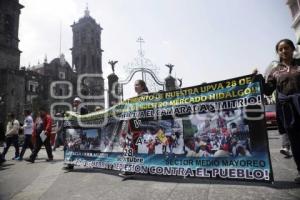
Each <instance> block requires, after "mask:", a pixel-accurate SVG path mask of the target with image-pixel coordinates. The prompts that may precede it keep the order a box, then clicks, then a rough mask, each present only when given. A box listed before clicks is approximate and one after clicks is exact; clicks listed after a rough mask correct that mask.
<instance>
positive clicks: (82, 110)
mask: <svg viewBox="0 0 300 200" xmlns="http://www.w3.org/2000/svg"><path fill="white" fill-rule="evenodd" d="M81 102H82V101H81V99H80V98H79V97H76V98H75V99H74V101H73V111H74V112H76V113H78V114H80V115H85V114H88V109H87V108H86V107H85V106H79V105H80V104H81Z"/></svg>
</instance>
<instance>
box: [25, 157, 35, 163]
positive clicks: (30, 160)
mask: <svg viewBox="0 0 300 200" xmlns="http://www.w3.org/2000/svg"><path fill="white" fill-rule="evenodd" d="M25 161H27V162H31V163H34V160H32V159H31V158H26V159H25Z"/></svg>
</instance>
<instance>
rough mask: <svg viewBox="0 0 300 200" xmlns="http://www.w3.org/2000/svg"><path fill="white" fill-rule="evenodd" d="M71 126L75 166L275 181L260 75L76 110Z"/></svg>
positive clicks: (69, 157)
mask: <svg viewBox="0 0 300 200" xmlns="http://www.w3.org/2000/svg"><path fill="white" fill-rule="evenodd" d="M64 126H65V133H66V144H67V148H66V151H65V163H68V164H73V165H80V166H86V167H93V168H104V169H113V170H126V171H130V172H135V173H141V174H149V173H150V174H156V175H177V176H190V177H206V178H221V179H239V180H253V181H265V182H271V181H273V173H272V166H271V161H270V153H269V145H268V138H267V130H266V125H265V118H264V107H263V95H262V91H261V83H260V80H255V79H253V76H252V75H248V76H243V77H237V78H234V79H230V80H224V81H219V82H214V83H208V84H203V85H198V86H194V87H188V88H183V89H180V90H174V91H163V92H159V93H150V94H147V95H142V96H138V97H134V98H130V99H128V100H125V101H123V102H121V103H120V104H118V105H115V106H114V107H111V108H109V109H107V110H105V111H100V112H95V113H90V114H88V115H82V116H80V115H76V114H75V113H72V112H71V113H68V115H67V117H66V118H65V122H64Z"/></svg>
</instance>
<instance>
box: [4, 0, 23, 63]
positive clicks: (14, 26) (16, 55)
mask: <svg viewBox="0 0 300 200" xmlns="http://www.w3.org/2000/svg"><path fill="white" fill-rule="evenodd" d="M22 8H23V6H22V5H21V4H19V0H1V1H0V69H19V66H20V54H21V51H20V50H19V37H18V35H19V34H18V32H19V16H20V13H21V9H22Z"/></svg>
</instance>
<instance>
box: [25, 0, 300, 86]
mask: <svg viewBox="0 0 300 200" xmlns="http://www.w3.org/2000/svg"><path fill="white" fill-rule="evenodd" d="M20 3H21V4H22V5H24V6H25V7H24V8H23V9H22V10H21V15H20V27H19V39H20V43H19V49H20V50H21V51H22V54H21V66H28V65H35V64H37V63H38V62H43V60H44V58H45V55H46V56H47V59H48V62H50V61H51V60H52V59H54V58H56V57H58V56H59V53H60V27H61V33H62V34H61V52H62V53H64V54H65V57H66V60H67V61H68V62H69V63H70V64H71V63H72V59H71V51H70V48H72V29H71V27H70V25H71V24H73V23H74V22H78V20H79V19H80V18H81V17H83V16H84V10H85V9H86V7H87V5H88V9H89V11H90V15H91V17H93V18H94V19H95V20H96V21H97V23H98V24H100V26H101V27H102V28H103V30H102V34H101V42H102V44H101V45H102V46H101V48H102V49H103V50H104V52H103V57H102V59H103V63H102V68H103V73H104V77H107V75H108V74H110V73H111V72H112V71H111V67H110V66H109V65H108V61H109V60H118V63H117V65H116V68H115V69H116V71H115V72H116V74H117V75H119V76H120V78H121V79H124V78H125V77H126V70H125V68H126V67H128V66H129V65H128V64H129V63H132V62H133V60H134V59H135V58H136V57H138V49H139V47H140V46H139V43H137V42H136V41H137V39H138V37H140V36H141V37H142V38H143V39H144V41H145V43H143V45H142V49H143V51H144V53H145V55H144V56H145V57H146V58H147V59H150V60H151V62H152V64H153V66H155V68H157V69H158V70H157V71H156V74H157V76H158V77H159V78H160V79H161V80H163V79H164V78H165V77H167V75H168V68H167V67H166V66H165V64H167V63H171V64H173V65H174V66H175V67H174V70H173V72H172V75H173V76H176V78H182V79H183V85H182V86H183V87H188V86H193V85H199V84H201V83H203V82H214V81H220V80H224V79H228V78H234V77H238V76H242V75H247V74H249V73H251V72H252V71H253V69H254V68H258V70H259V71H260V72H262V73H263V72H264V71H265V69H266V67H267V66H268V65H269V63H270V62H271V61H272V60H275V59H277V55H276V52H275V44H276V43H277V42H278V41H279V40H280V39H283V38H289V39H291V40H293V41H296V37H295V33H294V30H293V29H292V28H291V24H292V17H291V14H290V10H289V8H288V6H287V5H286V0H218V1H211V0H85V1H83V0H20ZM130 87H133V84H132V85H130Z"/></svg>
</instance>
